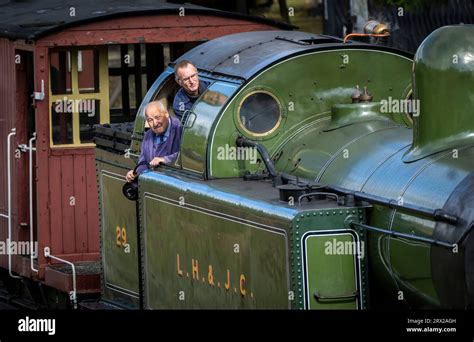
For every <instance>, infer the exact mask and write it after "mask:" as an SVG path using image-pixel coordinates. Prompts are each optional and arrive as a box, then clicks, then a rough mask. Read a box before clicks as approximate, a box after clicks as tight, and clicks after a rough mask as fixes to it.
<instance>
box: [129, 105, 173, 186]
mask: <svg viewBox="0 0 474 342" xmlns="http://www.w3.org/2000/svg"><path fill="white" fill-rule="evenodd" d="M145 120H146V122H147V123H148V126H149V127H150V129H149V130H148V131H147V132H146V133H145V135H144V137H143V141H142V148H141V150H142V151H141V154H140V159H139V160H138V167H137V169H136V171H134V170H130V171H129V172H128V173H127V176H126V179H127V182H129V183H131V182H133V181H134V180H135V178H136V177H137V176H138V175H139V174H140V173H142V172H143V171H145V170H146V169H148V166H151V167H156V166H158V165H159V164H173V163H174V162H175V161H176V159H177V158H178V153H179V145H180V143H181V134H182V127H181V123H180V122H179V120H178V119H176V118H171V117H170V116H169V113H168V110H167V109H166V108H165V106H164V105H163V103H161V102H160V101H153V102H150V103H149V104H148V105H147V106H146V108H145Z"/></svg>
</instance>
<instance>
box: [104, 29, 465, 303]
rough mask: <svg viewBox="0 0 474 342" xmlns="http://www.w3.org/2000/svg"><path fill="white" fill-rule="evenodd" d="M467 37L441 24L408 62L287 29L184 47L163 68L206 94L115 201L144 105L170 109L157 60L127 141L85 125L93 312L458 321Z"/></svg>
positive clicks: (138, 136) (387, 52)
mask: <svg viewBox="0 0 474 342" xmlns="http://www.w3.org/2000/svg"><path fill="white" fill-rule="evenodd" d="M472 37H474V27H473V26H472V25H461V26H449V27H442V28H440V29H438V30H436V31H435V32H433V33H432V34H431V35H430V36H428V37H427V38H426V39H425V41H424V42H423V43H422V44H421V46H420V47H419V49H418V51H417V53H416V55H415V56H414V58H413V56H411V55H409V54H406V53H404V52H401V51H398V50H394V49H391V48H387V47H383V46H378V45H371V44H365V43H360V42H348V43H343V41H342V40H340V39H337V38H332V37H328V36H322V35H313V34H309V33H303V32H295V31H261V32H247V33H239V34H233V35H228V36H224V37H220V38H217V39H215V40H212V41H209V42H206V43H204V44H202V45H199V46H198V47H196V48H194V49H192V50H190V51H189V52H187V53H186V54H184V55H183V56H182V57H180V58H179V59H178V60H177V61H175V63H176V62H179V61H180V60H182V59H186V60H191V61H193V63H195V64H196V66H197V68H198V70H199V77H200V79H201V80H206V81H209V82H210V83H211V85H210V86H209V88H208V89H207V90H206V91H205V92H204V93H203V94H202V95H201V96H200V98H199V99H198V100H197V101H196V103H195V104H194V107H193V108H192V110H191V111H189V112H188V113H187V115H186V120H185V121H184V122H183V127H184V131H183V138H182V142H181V151H180V154H179V158H178V160H177V162H176V165H173V166H165V165H163V166H160V167H159V168H157V169H155V170H150V171H148V172H145V173H143V174H142V175H141V176H140V177H139V180H138V200H137V201H130V200H129V199H128V198H126V197H125V196H123V194H122V188H123V186H124V184H125V174H126V172H127V171H128V170H130V169H132V168H133V167H134V165H135V163H136V161H137V158H138V156H139V154H140V145H141V141H142V138H143V136H144V133H145V130H146V127H145V120H144V115H143V110H144V107H145V106H146V105H147V103H149V102H150V101H154V100H159V101H162V102H163V103H164V104H166V105H167V106H168V107H171V105H170V104H171V101H172V99H173V97H174V94H175V93H176V91H177V90H178V89H177V87H178V86H177V85H176V83H175V80H174V76H173V69H172V68H173V65H174V63H171V65H170V66H169V68H168V69H167V70H165V71H164V72H163V73H162V74H161V75H160V77H159V78H158V79H157V80H156V82H155V83H154V84H153V86H152V87H151V88H150V90H149V91H148V93H147V95H146V97H145V99H144V101H143V102H142V104H141V107H140V110H139V113H138V115H137V118H136V121H135V123H134V128H133V134H132V135H131V136H130V135H127V134H125V133H124V132H122V131H123V125H119V124H117V125H106V126H104V125H102V126H99V127H98V128H97V132H96V138H95V143H96V144H97V148H96V165H97V177H98V186H99V204H100V213H101V235H100V236H101V255H102V265H103V278H102V287H103V294H102V301H103V303H106V304H107V305H110V306H113V307H120V308H132V309H137V308H145V309H169V308H176V309H179V308H236V309H237V308H238V309H263V308H265V309H267V308H284V309H366V308H378V307H383V308H391V307H399V306H400V305H401V306H402V307H405V308H439V307H442V308H469V307H470V306H471V305H472V302H473V300H474V268H473V267H474V254H473V253H474V251H473V247H474V246H473V244H474V242H473V234H472V233H471V230H472V227H473V225H474V224H473V222H474V207H473V203H474V202H473V200H474V191H473V190H474V173H473V171H474V147H473V145H474V118H473V115H474V114H473V110H472V108H474V93H473V88H472V84H473V82H474V55H473V52H472V51H474V40H473V38H472ZM170 113H171V115H173V113H172V109H171V108H170ZM124 147H129V148H128V149H125V148H124Z"/></svg>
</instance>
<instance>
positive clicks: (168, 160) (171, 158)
mask: <svg viewBox="0 0 474 342" xmlns="http://www.w3.org/2000/svg"><path fill="white" fill-rule="evenodd" d="M178 154H179V152H175V153H172V154H170V155H167V156H164V157H163V159H164V160H165V164H168V165H173V164H174V163H175V162H176V160H177V159H178Z"/></svg>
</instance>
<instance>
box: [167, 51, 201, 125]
mask: <svg viewBox="0 0 474 342" xmlns="http://www.w3.org/2000/svg"><path fill="white" fill-rule="evenodd" d="M174 75H175V79H176V82H177V83H178V84H179V85H180V86H181V89H179V90H178V92H177V93H176V96H175V97H174V101H173V110H174V113H175V114H176V116H177V117H178V118H179V119H180V120H181V122H182V123H183V124H184V122H185V120H186V118H184V120H183V115H184V112H185V111H186V110H190V109H191V108H192V107H193V105H194V102H196V100H197V99H198V97H199V96H201V94H202V93H203V92H204V91H205V90H206V89H207V87H209V82H206V81H200V80H199V75H198V71H197V69H196V67H195V66H194V64H193V63H191V62H190V61H187V60H182V61H180V62H178V63H176V65H175V66H174Z"/></svg>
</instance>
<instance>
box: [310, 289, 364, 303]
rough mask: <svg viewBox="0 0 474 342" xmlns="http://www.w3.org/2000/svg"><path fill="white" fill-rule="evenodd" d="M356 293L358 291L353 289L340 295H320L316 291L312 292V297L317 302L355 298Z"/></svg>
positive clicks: (357, 293)
mask: <svg viewBox="0 0 474 342" xmlns="http://www.w3.org/2000/svg"><path fill="white" fill-rule="evenodd" d="M358 295H359V292H358V291H354V292H352V293H351V294H346V295H342V296H322V295H321V294H320V293H318V292H317V291H316V292H315V293H314V299H316V300H317V301H318V302H319V301H321V300H346V299H352V298H357V296H358Z"/></svg>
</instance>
